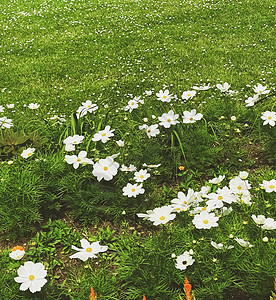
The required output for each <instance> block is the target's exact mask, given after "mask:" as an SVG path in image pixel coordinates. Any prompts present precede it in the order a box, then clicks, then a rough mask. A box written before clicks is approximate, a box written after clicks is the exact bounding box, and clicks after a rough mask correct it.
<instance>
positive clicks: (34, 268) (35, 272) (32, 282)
mask: <svg viewBox="0 0 276 300" xmlns="http://www.w3.org/2000/svg"><path fill="white" fill-rule="evenodd" d="M17 274H18V276H19V277H15V278H14V280H15V281H16V282H17V283H21V285H20V290H21V291H26V290H27V289H30V292H31V293H35V292H40V291H41V288H42V287H43V286H44V285H45V284H46V282H47V279H45V277H46V276H47V271H46V270H45V267H44V265H43V264H42V263H36V264H34V263H33V262H32V261H27V262H25V264H24V266H20V267H19V268H18V270H17Z"/></svg>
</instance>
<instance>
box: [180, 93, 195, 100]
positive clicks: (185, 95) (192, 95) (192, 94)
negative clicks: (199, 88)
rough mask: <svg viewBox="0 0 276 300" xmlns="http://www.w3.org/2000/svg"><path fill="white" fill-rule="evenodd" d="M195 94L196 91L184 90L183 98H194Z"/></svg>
mask: <svg viewBox="0 0 276 300" xmlns="http://www.w3.org/2000/svg"><path fill="white" fill-rule="evenodd" d="M195 95H196V91H186V92H183V94H182V96H181V98H182V99H183V100H189V99H192V98H193V97H194V96H195Z"/></svg>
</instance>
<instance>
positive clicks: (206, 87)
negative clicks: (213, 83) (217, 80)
mask: <svg viewBox="0 0 276 300" xmlns="http://www.w3.org/2000/svg"><path fill="white" fill-rule="evenodd" d="M210 88H211V87H210V84H208V85H205V84H204V85H201V86H196V85H195V86H193V87H192V89H194V90H199V91H206V90H209V89H210Z"/></svg>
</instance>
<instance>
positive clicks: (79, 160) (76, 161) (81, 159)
mask: <svg viewBox="0 0 276 300" xmlns="http://www.w3.org/2000/svg"><path fill="white" fill-rule="evenodd" d="M86 155H87V152H86V151H80V153H79V154H78V156H76V155H65V161H66V162H67V163H68V164H69V165H72V164H73V167H74V169H77V168H78V167H79V165H80V164H84V163H89V162H88V159H87V157H86Z"/></svg>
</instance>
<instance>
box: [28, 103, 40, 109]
mask: <svg viewBox="0 0 276 300" xmlns="http://www.w3.org/2000/svg"><path fill="white" fill-rule="evenodd" d="M39 106H40V104H37V103H30V104H29V105H28V108H29V109H37V108H39Z"/></svg>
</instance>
